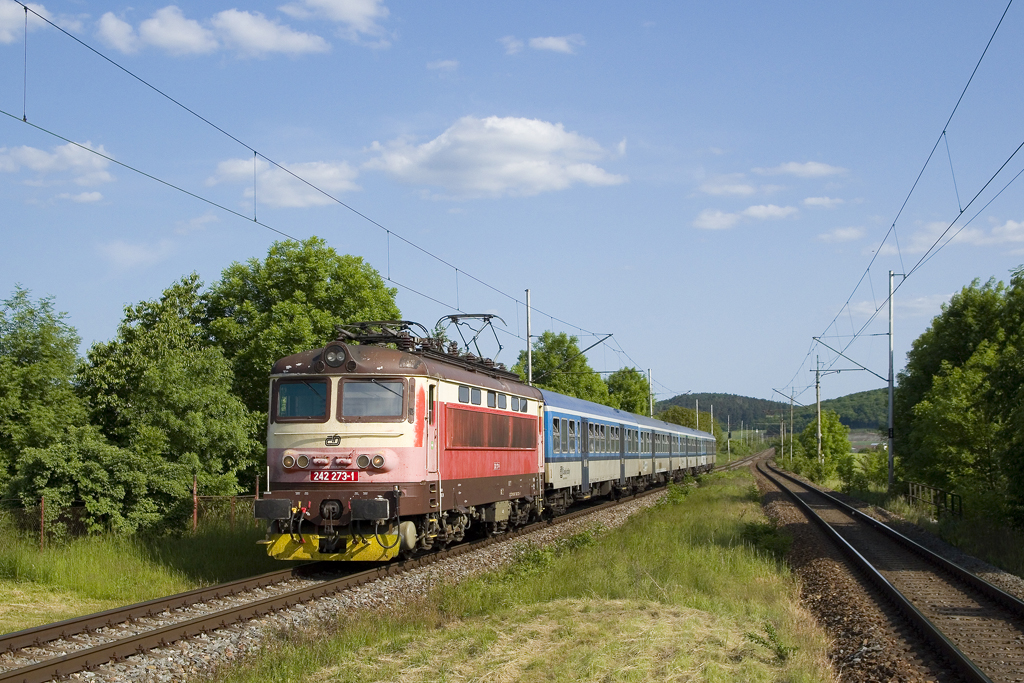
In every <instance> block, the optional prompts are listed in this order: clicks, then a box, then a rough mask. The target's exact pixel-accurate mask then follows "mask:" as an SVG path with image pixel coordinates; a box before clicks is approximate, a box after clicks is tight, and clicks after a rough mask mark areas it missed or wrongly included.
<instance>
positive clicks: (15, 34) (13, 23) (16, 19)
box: [0, 0, 53, 44]
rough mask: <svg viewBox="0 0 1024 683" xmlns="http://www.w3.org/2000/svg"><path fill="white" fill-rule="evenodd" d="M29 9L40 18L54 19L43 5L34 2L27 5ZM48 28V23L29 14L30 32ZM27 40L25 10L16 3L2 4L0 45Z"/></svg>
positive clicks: (0, 3)
mask: <svg viewBox="0 0 1024 683" xmlns="http://www.w3.org/2000/svg"><path fill="white" fill-rule="evenodd" d="M26 4H27V5H28V6H29V8H30V9H31V10H32V11H34V12H37V13H38V14H39V15H40V16H43V17H46V18H47V19H52V18H53V17H52V16H51V15H50V13H49V12H48V11H47V10H46V8H45V7H43V6H42V5H37V4H35V3H34V2H29V3H26ZM43 26H46V22H45V21H43V20H42V19H40V18H39V17H37V16H35V15H34V14H32V12H29V13H28V30H29V31H34V30H35V29H37V28H41V27H43ZM24 39H25V9H24V8H23V7H22V6H21V5H19V4H18V3H16V2H11V1H10V0H6V2H0V44H8V43H13V42H15V41H21V40H24Z"/></svg>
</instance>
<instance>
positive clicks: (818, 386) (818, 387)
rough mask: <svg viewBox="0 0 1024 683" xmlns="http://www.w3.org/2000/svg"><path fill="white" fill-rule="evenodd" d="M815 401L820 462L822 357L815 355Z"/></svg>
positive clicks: (820, 461)
mask: <svg viewBox="0 0 1024 683" xmlns="http://www.w3.org/2000/svg"><path fill="white" fill-rule="evenodd" d="M814 402H815V403H817V404H818V464H819V465H820V464H821V463H822V462H824V461H823V460H822V457H821V359H820V358H819V357H818V356H815V357H814Z"/></svg>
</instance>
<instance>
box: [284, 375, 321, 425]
mask: <svg viewBox="0 0 1024 683" xmlns="http://www.w3.org/2000/svg"><path fill="white" fill-rule="evenodd" d="M276 407H277V411H276V412H277V417H278V418H279V419H280V418H284V419H289V418H290V419H310V418H326V417H327V382H326V381H324V380H300V381H297V382H280V383H279V384H278V385H277V406H276Z"/></svg>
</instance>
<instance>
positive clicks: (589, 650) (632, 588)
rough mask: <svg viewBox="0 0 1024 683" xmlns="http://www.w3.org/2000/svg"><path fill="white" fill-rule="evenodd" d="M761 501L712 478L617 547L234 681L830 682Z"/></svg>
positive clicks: (524, 565)
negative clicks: (763, 512) (761, 508)
mask: <svg viewBox="0 0 1024 683" xmlns="http://www.w3.org/2000/svg"><path fill="white" fill-rule="evenodd" d="M752 488H753V487H752V483H751V479H750V475H749V474H748V473H746V472H738V473H725V474H719V475H713V476H710V477H705V478H704V480H703V483H702V486H701V487H700V488H693V487H687V488H686V490H687V491H690V493H689V494H688V495H681V494H679V493H678V490H677V492H676V494H675V495H673V496H670V499H673V500H675V501H676V502H675V503H674V504H673V503H668V504H663V505H659V506H657V507H655V508H653V509H650V510H648V511H645V512H643V513H639V514H637V515H636V516H634V517H633V518H631V519H630V520H629V521H628V522H627V523H626V524H625V525H624V526H623V527H621V528H619V529H617V530H615V531H612V532H607V533H603V532H600V530H597V531H591V532H587V533H584V534H579V535H576V536H574V537H571V538H569V539H566V540H563V541H562V542H560V543H559V544H557V545H556V546H554V547H547V548H534V549H532V550H529V551H527V552H524V553H523V555H522V556H521V557H520V558H519V559H518V561H516V562H514V563H513V564H512V565H511V566H509V567H507V568H505V569H504V570H502V571H501V572H498V573H494V574H487V575H484V576H481V577H478V578H475V579H470V580H466V581H463V582H462V583H459V584H457V585H447V586H442V587H440V588H438V589H436V590H434V591H433V592H431V593H430V594H429V595H428V596H426V597H425V598H423V599H419V600H413V601H412V602H407V603H406V604H404V605H402V606H401V607H397V608H395V609H393V610H392V611H390V612H387V613H385V614H384V615H381V614H379V613H373V614H365V613H363V614H359V613H357V614H354V615H353V614H349V615H344V616H343V617H341V618H340V619H339V621H338V622H337V623H333V624H326V625H323V626H322V628H320V629H318V630H316V631H315V632H290V633H287V634H282V635H281V637H280V639H279V641H278V642H277V643H275V644H274V645H271V646H268V647H267V648H266V649H265V650H264V651H263V652H261V653H260V654H259V655H258V656H256V657H253V658H252V659H250V660H249V661H248V662H247V663H245V664H244V665H240V666H236V667H232V668H230V669H227V670H225V671H223V672H222V673H221V676H220V680H224V681H249V680H261V681H286V680H306V679H309V680H321V681H328V680H329V681H352V682H353V683H354V682H356V681H364V680H375V681H381V680H403V681H405V680H416V681H421V680H422V681H427V680H531V681H532V680H537V681H563V680H565V681H569V680H595V681H626V680H629V681H646V680H650V681H662V680H694V679H698V680H716V681H717V680H736V681H782V680H785V681H822V680H830V677H831V674H830V673H829V670H828V665H827V657H826V655H825V652H826V643H825V638H824V636H823V635H822V634H820V633H819V632H817V631H816V629H815V627H814V625H813V620H812V619H810V618H809V616H808V615H807V614H806V613H804V612H803V610H802V609H801V608H800V606H799V595H798V591H797V586H796V583H795V581H794V579H793V578H792V576H791V575H790V573H789V570H788V569H787V567H786V566H785V565H784V563H783V562H782V561H781V557H780V553H782V552H784V550H785V547H786V542H785V541H786V539H785V538H784V537H783V536H781V535H780V532H778V531H777V530H776V529H775V528H774V526H772V525H771V524H770V523H769V522H768V521H767V520H766V518H765V517H764V516H763V514H762V513H761V510H760V505H759V503H758V502H757V500H758V496H757V493H756V489H753V490H752ZM759 634H765V635H759ZM755 636H756V637H755ZM766 636H767V637H766ZM765 643H767V645H765Z"/></svg>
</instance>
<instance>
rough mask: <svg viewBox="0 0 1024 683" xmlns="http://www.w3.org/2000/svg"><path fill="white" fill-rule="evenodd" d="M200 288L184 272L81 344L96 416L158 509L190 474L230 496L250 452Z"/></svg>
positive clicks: (246, 419) (249, 423)
mask: <svg viewBox="0 0 1024 683" xmlns="http://www.w3.org/2000/svg"><path fill="white" fill-rule="evenodd" d="M201 286H202V284H201V283H200V282H199V278H198V276H197V275H195V274H192V275H190V276H187V277H185V278H182V279H181V281H179V282H177V283H175V284H174V285H172V286H171V287H169V288H168V289H167V290H165V291H164V293H163V295H162V296H161V297H160V298H159V299H157V300H154V301H143V302H141V303H139V304H136V305H133V306H128V307H127V308H126V309H125V318H124V320H123V321H122V323H121V325H120V326H119V328H118V334H117V337H116V338H115V339H114V340H112V341H110V342H106V343H98V344H96V345H94V346H93V347H92V348H91V349H90V350H89V354H88V355H89V365H88V367H87V368H85V370H84V371H83V375H82V391H83V393H84V394H85V395H86V396H88V398H89V399H90V402H91V405H92V407H93V419H94V421H95V422H96V424H98V425H99V426H100V428H101V429H102V431H103V433H104V434H105V435H106V436H107V437H108V438H109V439H110V440H111V441H112V442H113V443H114V444H116V445H117V446H120V447H122V448H124V449H128V450H131V451H132V452H133V453H134V454H135V456H137V457H138V458H141V459H142V460H143V461H145V462H147V463H148V465H149V468H150V469H149V471H150V472H151V475H152V476H151V478H150V480H149V481H148V484H147V485H148V486H149V489H150V494H151V495H153V496H155V497H157V498H158V499H161V502H162V503H164V505H165V509H166V507H167V506H173V504H174V502H175V501H181V500H184V499H185V498H187V497H188V496H189V491H190V489H191V485H192V477H193V475H197V476H199V478H200V481H201V482H202V484H203V490H204V491H205V492H208V493H217V494H230V493H235V492H236V484H237V481H236V472H238V470H240V469H243V468H245V467H246V466H248V465H249V464H251V463H252V462H254V457H253V456H254V455H255V453H256V450H257V448H258V442H257V441H256V440H254V439H253V434H254V432H255V430H256V428H257V425H258V424H259V417H258V415H257V414H256V413H254V412H251V411H249V410H248V409H246V407H245V406H244V405H243V403H242V401H241V400H240V399H239V398H238V397H237V396H235V395H234V394H233V393H232V379H233V376H232V369H231V364H230V363H229V362H228V361H227V359H225V358H224V355H223V353H222V352H221V350H220V348H218V347H216V346H213V345H212V344H211V343H210V341H209V339H208V337H207V335H206V331H205V329H204V328H203V325H202V323H203V313H204V306H203V302H202V299H201V297H200V288H201ZM93 452H95V453H99V454H100V455H102V454H103V452H102V451H95V450H94V451H93ZM126 514H127V513H126Z"/></svg>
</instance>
